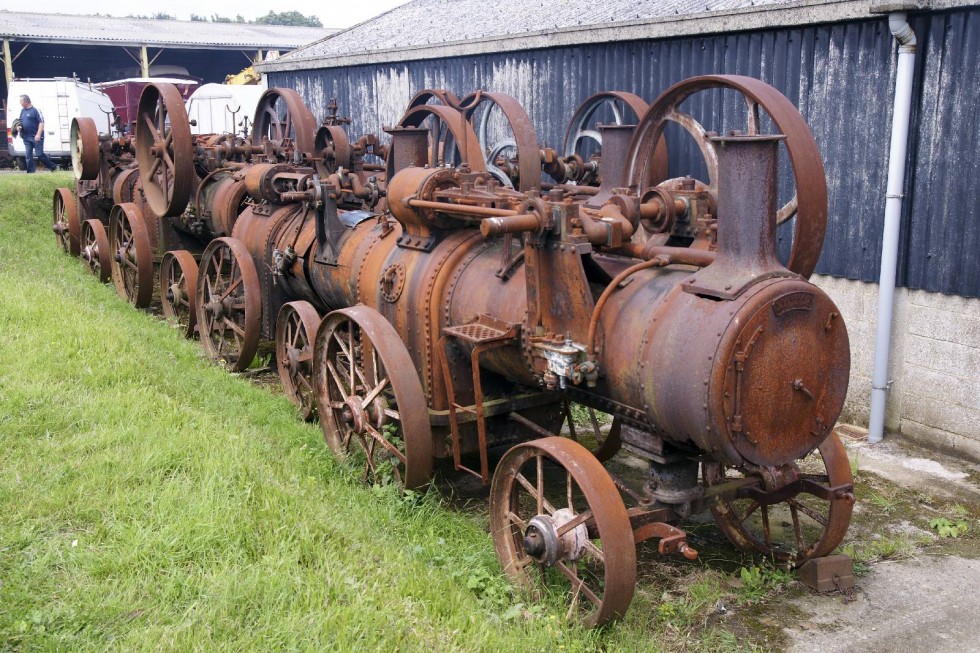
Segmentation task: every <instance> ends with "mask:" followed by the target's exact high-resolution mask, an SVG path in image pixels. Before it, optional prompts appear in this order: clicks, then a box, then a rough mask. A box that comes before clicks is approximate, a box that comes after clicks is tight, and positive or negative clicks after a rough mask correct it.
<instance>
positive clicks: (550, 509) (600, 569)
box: [490, 437, 636, 627]
mask: <svg viewBox="0 0 980 653" xmlns="http://www.w3.org/2000/svg"><path fill="white" fill-rule="evenodd" d="M490 533H491V535H492V537H493V545H494V548H495V549H496V551H497V559H498V560H499V561H500V564H501V566H502V567H503V569H504V572H505V573H506V574H507V576H508V577H510V578H511V580H513V581H514V583H516V584H517V585H519V586H521V587H525V588H528V589H531V590H532V591H535V593H538V594H540V593H542V592H551V591H555V592H561V593H563V594H564V595H565V596H566V597H567V600H568V602H569V604H570V605H569V614H570V615H572V616H573V617H574V618H576V619H578V620H579V621H581V622H582V623H583V624H584V625H585V626H587V627H593V626H601V625H603V624H606V623H609V622H610V621H613V620H615V619H618V618H620V617H622V616H623V615H624V614H625V613H626V610H627V608H628V607H629V604H630V601H632V599H633V590H634V588H635V586H636V545H635V544H634V542H633V529H632V527H631V526H630V520H629V516H628V514H627V512H626V506H625V505H624V504H623V500H622V498H621V497H620V495H619V491H618V490H617V489H616V486H615V484H614V483H613V481H612V478H610V476H609V474H608V473H607V472H606V470H605V469H603V467H602V465H601V464H600V463H599V461H598V460H596V458H595V457H594V456H593V454H592V453H591V452H590V451H589V450H588V449H586V448H585V447H583V446H582V445H580V444H578V443H576V442H573V441H571V440H567V439H565V438H559V437H549V438H542V439H540V440H533V441H531V442H527V443H524V444H520V445H517V446H516V447H513V448H512V449H510V450H509V451H508V452H507V453H506V454H504V457H503V458H502V459H501V460H500V463H499V464H498V465H497V469H496V471H495V472H494V475H493V483H492V485H491V488H490Z"/></svg>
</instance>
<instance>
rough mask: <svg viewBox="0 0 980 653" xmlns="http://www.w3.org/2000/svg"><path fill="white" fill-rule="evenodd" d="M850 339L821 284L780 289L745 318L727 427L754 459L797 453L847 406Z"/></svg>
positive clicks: (729, 381)
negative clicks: (782, 291)
mask: <svg viewBox="0 0 980 653" xmlns="http://www.w3.org/2000/svg"><path fill="white" fill-rule="evenodd" d="M849 371H850V345H849V342H848V337H847V330H846V329H845V327H844V323H843V321H842V320H841V318H840V311H839V309H838V308H837V307H836V306H835V305H834V303H833V302H832V301H831V300H830V299H829V298H828V297H827V296H826V295H824V294H823V293H822V292H821V291H820V290H818V289H814V290H813V291H812V292H809V291H799V290H795V291H792V292H786V293H783V294H777V295H775V296H774V297H773V298H771V299H770V300H769V301H766V302H765V303H763V304H762V306H761V307H760V308H759V309H758V310H757V311H756V312H755V313H754V314H752V315H751V316H750V317H749V318H748V319H747V320H745V321H744V323H743V326H742V328H741V331H740V332H739V335H738V337H737V338H736V341H735V345H734V348H733V349H732V350H730V352H729V358H728V365H727V369H726V370H725V381H724V395H723V396H724V399H723V401H724V410H725V419H726V422H727V424H726V426H727V427H728V432H729V434H730V436H731V438H732V441H733V443H734V445H735V447H736V449H738V452H739V453H740V454H741V455H742V456H744V457H745V458H746V459H747V460H749V461H751V462H753V463H756V464H759V465H778V464H781V463H785V462H788V461H791V460H795V459H797V458H799V457H801V456H803V455H805V454H806V453H808V452H809V451H810V450H812V449H813V448H814V447H816V446H817V445H818V444H820V442H821V441H823V439H824V438H825V437H826V436H827V435H828V434H829V433H830V430H831V429H832V428H833V426H834V423H835V422H836V420H837V417H838V415H839V414H840V411H841V408H842V407H843V405H844V397H845V395H846V394H847V381H848V375H849Z"/></svg>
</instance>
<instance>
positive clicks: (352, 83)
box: [269, 9, 980, 297]
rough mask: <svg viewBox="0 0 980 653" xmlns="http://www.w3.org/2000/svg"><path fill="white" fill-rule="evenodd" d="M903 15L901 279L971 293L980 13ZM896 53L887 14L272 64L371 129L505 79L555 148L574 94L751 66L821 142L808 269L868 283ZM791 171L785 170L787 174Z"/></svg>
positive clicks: (979, 217)
mask: <svg viewBox="0 0 980 653" xmlns="http://www.w3.org/2000/svg"><path fill="white" fill-rule="evenodd" d="M913 27H914V28H915V31H916V34H917V36H918V39H919V44H920V45H919V55H920V56H919V57H918V58H917V82H918V83H919V86H918V87H917V88H918V89H919V90H918V91H917V94H918V95H917V98H916V100H915V103H914V107H915V109H914V111H915V115H914V116H913V133H912V152H913V154H914V155H915V165H914V167H913V169H911V170H910V171H909V175H908V179H909V189H910V190H909V200H910V201H907V202H906V212H905V217H904V221H903V234H902V244H903V245H902V252H901V255H900V260H899V283H900V284H902V285H907V286H909V287H912V288H922V289H926V290H932V291H941V292H945V293H950V294H958V295H963V296H969V297H977V296H980V183H978V182H977V180H978V177H980V169H978V168H980V157H978V154H977V153H978V152H980V142H978V139H980V110H978V102H977V95H978V93H980V66H978V64H977V61H980V51H978V50H980V11H978V10H976V9H972V10H965V11H954V12H948V13H936V14H930V15H924V16H919V17H916V18H915V20H914V21H913ZM895 64H896V57H895V46H894V43H893V39H892V37H891V35H890V34H889V32H888V27H887V23H886V21H885V20H884V19H870V20H868V21H864V22H856V23H840V24H833V25H816V26H808V27H803V28H794V29H789V28H787V29H775V30H767V31H757V32H749V33H739V34H732V35H720V36H713V37H703V38H701V37H698V38H679V39H672V40H661V41H638V42H624V43H614V44H609V43H606V44H597V45H583V46H580V47H562V48H554V49H548V50H537V51H527V52H515V53H500V54H490V55H476V56H466V57H451V58H445V59H435V60H426V61H416V62H407V63H395V64H375V65H364V66H353V67H349V68H334V69H323V70H313V71H290V72H281V73H273V74H271V75H270V79H269V83H270V85H272V86H277V85H278V86H287V87H292V88H295V89H297V90H298V91H299V92H300V93H301V94H302V95H303V96H304V99H305V100H306V102H307V103H308V105H309V106H310V107H311V108H313V111H314V114H315V115H316V116H317V118H318V119H319V118H321V117H322V116H323V113H324V111H325V106H326V103H327V101H328V99H329V98H331V97H336V98H337V101H338V103H339V105H340V107H341V111H342V112H343V113H346V114H347V115H350V116H351V118H352V119H353V124H352V128H351V133H352V134H363V133H367V132H374V133H380V130H381V128H382V127H383V126H386V125H392V124H395V123H396V122H397V121H398V119H399V117H400V116H401V114H402V112H403V111H404V109H405V106H406V104H407V101H408V99H409V98H410V97H411V96H412V95H413V94H414V93H415V92H417V91H418V90H420V89H423V88H446V89H449V90H452V91H454V92H455V93H457V94H458V95H460V96H462V95H465V94H466V93H468V92H469V91H471V90H473V89H477V88H483V89H487V90H493V91H502V92H506V93H510V94H511V95H514V96H515V97H516V98H517V99H518V100H519V101H520V102H521V103H522V104H523V105H524V106H525V108H527V110H528V113H529V114H530V116H531V119H532V121H533V122H534V125H535V129H536V130H537V134H538V137H539V139H540V141H541V143H543V144H545V145H549V146H551V147H555V148H558V147H560V144H561V142H562V139H563V136H564V131H565V127H566V125H567V123H568V121H569V119H570V118H571V116H572V114H573V112H574V111H575V109H576V107H577V106H578V105H579V104H580V103H581V102H582V101H583V100H584V99H585V98H586V97H588V96H589V95H591V94H592V93H594V92H596V91H601V90H624V91H632V92H634V93H637V94H638V95H640V96H641V97H644V98H646V99H648V100H652V99H653V98H654V97H656V95H657V94H658V93H659V92H661V91H662V90H664V89H665V88H667V87H668V86H669V85H671V84H673V83H675V82H677V81H680V80H682V79H685V78H687V77H691V76H694V75H700V74H707V73H736V74H742V75H751V76H754V77H759V78H761V79H764V80H765V81H767V82H769V83H770V84H772V85H774V86H775V87H777V88H779V89H780V90H781V91H782V92H783V93H785V94H786V95H787V96H788V97H789V98H790V99H791V100H792V101H793V102H795V103H796V104H797V106H799V107H800V110H801V112H802V113H803V115H804V117H805V118H806V119H807V121H808V123H809V124H810V127H811V129H812V130H813V132H814V135H815V136H816V139H817V143H818V144H819V146H820V149H821V152H822V153H823V157H824V164H825V166H826V169H827V177H828V184H829V187H830V225H829V228H828V231H827V237H826V241H825V243H824V250H823V257H822V258H821V260H820V264H819V266H818V268H817V270H818V272H820V273H823V274H830V275H834V276H839V277H846V278H850V279H862V280H865V281H877V278H878V264H879V258H880V254H881V252H880V248H881V228H882V220H883V214H884V189H885V177H886V174H887V161H886V155H887V150H888V140H889V136H890V126H891V98H892V89H893V85H894V76H895ZM728 106H730V105H729V104H727V103H726V102H725V101H719V100H718V98H711V97H708V98H706V99H705V100H704V101H702V102H701V103H700V104H697V105H696V106H694V107H691V112H692V113H693V114H694V115H695V116H696V117H700V116H702V115H704V113H710V112H723V113H727V111H726V107H728ZM714 124H716V123H712V125H714ZM741 126H742V125H739V124H735V125H726V128H728V127H732V128H735V127H741ZM687 156H690V152H689V151H688V150H685V149H684V148H680V149H679V150H678V149H674V150H672V152H671V167H672V169H677V168H678V167H679V166H680V165H683V164H684V159H685V158H686V157H687ZM784 167H785V166H784ZM788 172H789V171H788V170H784V171H783V172H782V173H781V174H782V183H781V186H782V187H785V186H786V184H787V181H786V177H787V176H788ZM783 193H784V194H786V193H787V191H786V190H785V188H784V190H783ZM781 233H783V232H781ZM782 246H783V248H784V249H785V246H786V243H783V244H782Z"/></svg>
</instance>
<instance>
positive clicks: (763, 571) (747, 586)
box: [738, 566, 793, 605]
mask: <svg viewBox="0 0 980 653" xmlns="http://www.w3.org/2000/svg"><path fill="white" fill-rule="evenodd" d="M738 575H739V578H741V580H742V587H741V588H740V590H739V600H740V602H741V603H743V604H747V605H752V604H754V603H758V602H760V601H762V600H763V599H765V598H766V597H767V596H768V595H770V594H771V593H773V592H778V591H781V590H783V589H785V588H786V587H788V586H789V584H790V583H792V582H793V576H792V575H791V574H790V573H789V572H787V571H786V570H784V569H777V568H775V567H768V566H763V567H754V566H753V567H742V568H741V569H739V571H738Z"/></svg>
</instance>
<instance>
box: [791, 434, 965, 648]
mask: <svg viewBox="0 0 980 653" xmlns="http://www.w3.org/2000/svg"><path fill="white" fill-rule="evenodd" d="M848 449H849V455H850V457H851V459H852V461H855V460H856V461H857V467H858V469H859V471H858V479H859V480H860V479H862V478H881V479H888V481H890V482H891V483H894V484H896V485H898V486H899V487H900V490H899V494H903V495H906V499H907V500H909V501H916V500H923V499H925V500H926V502H927V503H928V502H931V503H932V506H931V507H930V508H929V509H928V510H929V511H931V510H932V509H933V508H936V509H938V510H939V511H940V512H941V511H942V507H941V506H942V505H946V506H948V505H957V506H960V507H961V508H960V510H961V511H964V509H965V511H968V512H969V513H971V514H972V515H973V517H972V518H971V517H966V518H965V519H966V521H968V522H972V523H970V528H971V532H972V537H965V538H963V539H960V538H945V539H936V538H935V534H934V532H931V529H928V525H925V526H926V527H925V528H923V524H921V523H919V524H916V523H914V522H915V517H917V516H918V517H920V518H921V516H922V515H921V514H920V515H915V514H911V513H913V512H914V506H912V505H911V503H902V502H901V501H896V502H895V503H890V501H891V500H890V499H889V500H885V499H879V498H876V497H881V496H882V492H880V491H879V490H875V491H874V492H872V493H870V494H866V496H863V497H862V496H859V503H858V504H857V506H856V512H855V525H854V526H853V527H852V531H851V532H850V533H849V534H848V537H847V539H846V540H845V543H846V542H853V541H855V540H856V539H862V540H868V541H869V542H871V543H874V542H876V541H879V542H880V541H886V540H888V539H889V538H890V537H892V536H893V535H895V534H897V533H901V532H902V531H903V530H904V531H905V532H904V533H902V535H903V536H904V535H907V536H909V537H910V538H911V539H912V540H913V541H916V542H918V543H919V545H920V546H921V547H922V548H915V549H912V550H910V551H907V552H906V553H905V554H904V555H900V556H898V559H891V560H879V561H876V562H873V563H870V564H868V565H867V567H866V568H865V567H864V565H862V564H860V563H858V562H856V564H855V567H856V571H857V570H859V571H862V572H863V574H862V575H860V576H859V577H858V578H856V587H855V591H854V592H853V594H851V595H849V596H834V597H830V596H826V595H824V596H821V595H817V594H807V595H803V596H797V597H795V598H791V599H788V600H787V602H786V603H787V605H788V606H790V607H792V608H793V612H794V613H796V614H798V615H804V616H803V617H802V619H801V620H798V621H797V622H796V623H794V624H792V625H784V629H783V631H784V633H785V634H786V635H787V636H788V637H789V642H790V643H789V646H788V649H787V650H789V651H791V652H794V653H796V652H799V653H802V652H804V651H806V652H809V651H820V652H822V653H834V652H837V651H841V652H844V651H847V652H848V653H859V652H866V653H884V652H891V651H903V652H908V653H916V652H918V651H922V652H926V651H929V652H933V651H957V652H963V653H966V652H972V651H980V635H978V634H977V626H976V625H977V624H978V623H980V601H978V600H977V594H976V593H977V588H980V543H978V541H977V540H976V539H975V538H976V531H977V530H978V529H980V523H978V522H977V520H976V518H975V515H976V511H977V507H978V505H980V482H978V480H980V466H978V465H976V464H972V463H969V462H965V461H962V460H958V459H955V458H951V457H948V456H944V455H942V454H939V453H936V452H932V451H923V450H918V449H913V448H910V447H908V446H907V445H906V444H905V443H904V442H903V441H899V440H894V439H887V438H886V440H885V441H884V442H882V443H880V444H878V445H868V444H866V443H861V442H858V443H855V442H849V443H848ZM869 473H870V474H874V475H875V476H874V477H871V476H870V474H869ZM913 497H914V498H913ZM876 513H878V514H876ZM882 514H887V516H888V519H886V520H885V522H887V523H885V522H878V521H876V520H875V519H873V518H874V517H877V516H881V515H882ZM876 525H877V528H876ZM875 530H878V531H879V532H873V531H875ZM930 539H932V540H934V543H933V544H932V545H930V544H929V540H930ZM937 548H938V550H936V549H937Z"/></svg>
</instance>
